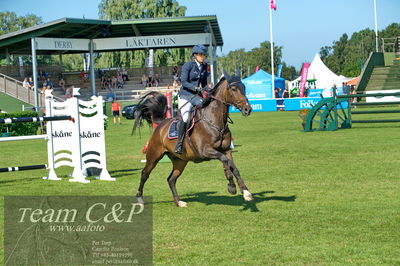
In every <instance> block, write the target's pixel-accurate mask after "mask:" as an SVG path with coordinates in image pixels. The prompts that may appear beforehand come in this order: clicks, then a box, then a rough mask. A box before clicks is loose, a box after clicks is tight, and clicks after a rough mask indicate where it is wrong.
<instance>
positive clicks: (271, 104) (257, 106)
mask: <svg viewBox="0 0 400 266" xmlns="http://www.w3.org/2000/svg"><path fill="white" fill-rule="evenodd" d="M249 103H250V105H251V108H253V112H267V111H276V100H275V99H257V100H255V99H252V100H249ZM229 112H230V113H238V112H240V111H239V110H238V109H236V108H235V107H233V106H231V107H229Z"/></svg>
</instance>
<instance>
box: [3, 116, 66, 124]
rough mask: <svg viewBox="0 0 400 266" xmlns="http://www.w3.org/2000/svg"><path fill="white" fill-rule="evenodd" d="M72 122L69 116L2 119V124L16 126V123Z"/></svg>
mask: <svg viewBox="0 0 400 266" xmlns="http://www.w3.org/2000/svg"><path fill="white" fill-rule="evenodd" d="M63 120H72V117H71V116H69V115H66V116H50V117H46V116H44V117H39V116H37V117H12V118H4V119H3V118H0V124H14V123H29V122H47V121H63Z"/></svg>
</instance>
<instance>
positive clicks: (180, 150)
mask: <svg viewBox="0 0 400 266" xmlns="http://www.w3.org/2000/svg"><path fill="white" fill-rule="evenodd" d="M175 153H177V154H182V153H183V143H182V144H180V145H177V146H176V147H175Z"/></svg>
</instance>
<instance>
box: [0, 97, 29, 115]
mask: <svg viewBox="0 0 400 266" xmlns="http://www.w3.org/2000/svg"><path fill="white" fill-rule="evenodd" d="M22 105H25V106H26V107H31V105H29V104H27V103H24V102H23V101H20V100H18V99H16V98H14V97H11V96H8V95H7V94H5V93H2V92H0V110H3V111H6V112H7V113H12V112H19V111H22Z"/></svg>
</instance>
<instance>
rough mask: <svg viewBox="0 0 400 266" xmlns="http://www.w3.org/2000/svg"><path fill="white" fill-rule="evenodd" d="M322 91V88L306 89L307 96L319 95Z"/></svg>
mask: <svg viewBox="0 0 400 266" xmlns="http://www.w3.org/2000/svg"><path fill="white" fill-rule="evenodd" d="M323 92H324V89H311V90H309V91H308V97H311V98H312V97H320V96H321V94H323Z"/></svg>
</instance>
